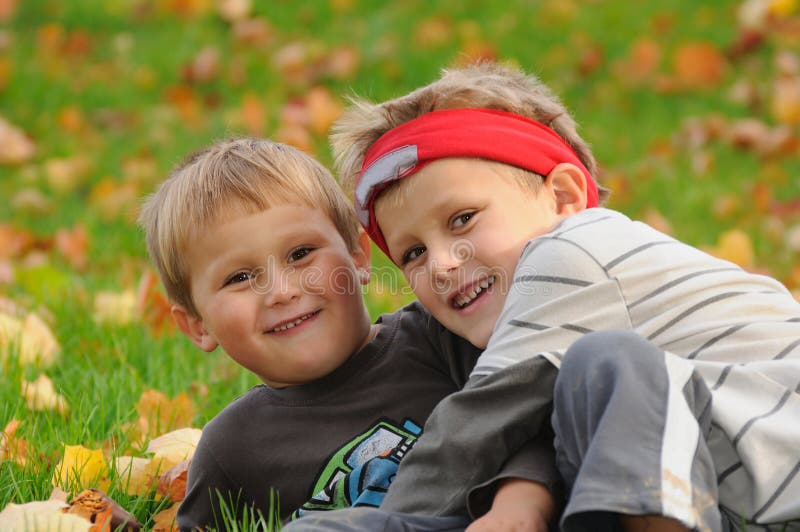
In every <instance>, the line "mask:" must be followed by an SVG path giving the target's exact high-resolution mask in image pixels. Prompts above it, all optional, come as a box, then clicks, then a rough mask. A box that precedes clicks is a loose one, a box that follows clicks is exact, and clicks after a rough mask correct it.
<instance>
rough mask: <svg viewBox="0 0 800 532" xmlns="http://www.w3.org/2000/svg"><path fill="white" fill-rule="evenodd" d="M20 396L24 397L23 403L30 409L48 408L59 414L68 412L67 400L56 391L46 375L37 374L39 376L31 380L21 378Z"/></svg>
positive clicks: (43, 409) (40, 409)
mask: <svg viewBox="0 0 800 532" xmlns="http://www.w3.org/2000/svg"><path fill="white" fill-rule="evenodd" d="M22 397H24V398H25V403H26V404H27V405H28V408H30V409H31V410H36V411H45V410H50V411H53V412H58V413H59V414H61V415H67V414H68V413H69V406H67V400H66V399H64V397H63V396H62V395H60V394H58V393H57V392H56V390H55V388H54V387H53V381H51V380H50V379H49V378H48V377H47V375H44V374H42V375H39V378H38V379H36V380H35V381H33V382H28V381H25V380H23V381H22Z"/></svg>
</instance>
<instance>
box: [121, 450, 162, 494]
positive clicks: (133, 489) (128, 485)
mask: <svg viewBox="0 0 800 532" xmlns="http://www.w3.org/2000/svg"><path fill="white" fill-rule="evenodd" d="M150 460H151V459H150V458H139V457H134V456H119V457H117V458H115V459H114V468H115V469H116V471H117V477H118V479H119V482H120V487H121V489H122V491H124V492H125V493H127V494H128V495H133V496H144V495H147V494H148V493H150V492H151V491H152V490H153V489H154V488H155V487H156V482H155V477H153V476H152V475H150V473H149V472H148V469H147V466H148V464H149V463H150Z"/></svg>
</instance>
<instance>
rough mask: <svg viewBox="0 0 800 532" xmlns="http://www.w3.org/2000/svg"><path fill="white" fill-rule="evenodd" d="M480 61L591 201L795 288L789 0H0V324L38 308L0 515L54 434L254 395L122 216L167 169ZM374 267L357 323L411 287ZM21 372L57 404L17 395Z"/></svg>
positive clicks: (28, 490)
mask: <svg viewBox="0 0 800 532" xmlns="http://www.w3.org/2000/svg"><path fill="white" fill-rule="evenodd" d="M482 58H490V59H496V60H501V61H508V62H511V63H514V64H516V65H519V66H520V67H522V68H523V69H525V70H527V71H528V72H531V73H535V74H537V75H538V76H540V77H541V78H542V80H543V81H544V82H545V83H547V84H549V85H550V86H551V87H552V88H553V89H554V90H555V92H556V93H557V94H559V95H560V97H561V98H562V100H563V101H564V103H565V104H566V106H567V107H568V108H569V109H570V110H571V111H572V113H573V114H574V116H575V117H576V119H577V121H578V123H579V124H580V130H579V131H580V132H581V134H582V135H583V136H584V138H586V139H587V141H588V142H589V143H590V144H591V145H592V146H593V149H594V152H595V155H596V156H597V159H598V161H599V163H600V181H601V182H602V183H603V184H604V185H606V186H607V187H610V188H611V189H612V191H613V196H612V199H611V202H610V204H609V205H610V206H611V207H613V208H616V209H619V210H621V211H623V212H625V213H626V214H628V215H630V216H632V217H634V218H638V219H641V220H644V221H647V222H648V223H650V224H652V225H654V226H656V227H657V228H659V229H661V230H662V231H666V232H668V233H670V234H672V235H674V236H676V237H677V238H679V239H682V240H685V241H687V242H689V243H691V244H693V245H696V246H699V247H702V248H703V249H706V250H708V251H710V252H712V253H714V254H717V255H719V256H722V257H724V258H728V259H730V260H733V261H735V262H737V263H739V264H741V265H742V266H744V267H745V268H747V269H750V270H753V271H760V272H764V273H769V274H770V275H773V276H775V277H777V278H778V279H780V280H781V281H782V282H784V283H785V284H786V285H787V286H789V288H790V289H792V290H794V291H795V293H798V292H797V291H798V290H799V289H800V260H798V258H799V257H800V182H799V181H798V176H800V157H798V154H800V142H799V141H798V124H800V9H799V8H798V2H797V1H796V0H745V1H742V0H713V1H706V2H697V1H696V0H664V1H658V2H640V3H630V2H618V1H613V0H507V1H505V2H500V3H498V2H488V1H479V0H424V1H423V0H403V1H400V2H378V1H374V0H303V1H302V2H299V1H291V0H271V1H258V0H74V1H55V0H0V316H2V315H5V316H6V317H7V320H17V321H19V322H20V323H22V322H23V321H24V319H25V318H26V317H27V316H30V315H31V314H33V315H35V316H37V319H40V324H41V326H42V327H44V328H45V329H46V330H48V331H49V332H50V333H52V340H53V342H55V344H56V348H54V352H55V353H57V356H56V357H55V358H54V361H53V362H52V363H50V364H48V365H41V364H40V365H38V366H37V365H33V366H30V365H26V364H22V363H19V364H9V363H8V362H6V363H5V365H4V366H0V367H2V368H3V369H4V376H3V377H2V379H0V423H1V424H3V425H4V426H5V424H6V423H7V422H8V421H9V420H12V419H17V420H22V421H23V422H22V424H21V426H20V433H19V434H20V435H22V436H20V437H23V436H24V437H27V438H28V439H29V440H30V442H29V443H31V446H32V447H36V448H37V449H39V453H40V456H44V457H45V459H44V460H42V461H41V463H42V464H43V465H41V466H40V467H41V468H44V469H37V470H35V471H33V472H31V470H30V469H25V468H30V467H31V466H30V465H26V466H19V465H18V464H10V463H9V460H6V461H5V462H4V461H3V454H2V452H1V450H2V446H0V493H8V495H0V508H2V506H3V505H4V503H5V502H7V501H8V500H13V499H14V497H16V498H17V499H20V498H21V499H32V498H36V497H40V496H42V495H46V492H47V482H46V479H45V477H46V476H47V474H46V473H42V472H41V471H43V470H45V469H46V468H47V467H48V465H52V461H53V458H52V456H53V455H57V454H58V453H59V452H60V448H61V445H62V444H63V443H65V442H67V443H68V442H69V440H72V442H73V443H77V442H80V443H84V444H85V445H90V444H91V445H95V446H103V445H107V444H108V442H109V441H110V440H111V439H112V438H116V440H115V441H116V442H117V443H116V445H120V443H119V442H120V441H122V442H123V444H122V446H123V447H124V442H125V441H127V440H125V436H123V434H124V432H123V431H122V428H121V425H122V424H123V423H124V422H127V421H130V420H132V419H136V415H137V411H136V405H137V401H139V398H140V396H141V394H142V392H143V391H144V390H159V391H160V392H161V393H163V394H164V395H165V396H166V397H175V396H176V394H181V393H182V394H185V396H186V397H188V398H189V399H190V402H191V405H192V409H191V410H190V413H189V415H188V416H187V417H186V420H185V423H186V424H192V425H194V426H197V427H201V426H202V425H203V424H204V423H205V421H207V420H208V419H209V418H210V417H211V416H213V415H214V414H215V413H216V412H217V411H218V410H219V409H220V408H221V407H222V405H224V404H226V403H227V402H229V401H230V399H232V398H233V397H235V395H236V394H238V393H240V392H241V391H242V390H244V389H246V388H247V387H248V386H250V385H252V384H254V380H253V379H252V378H251V377H249V376H248V375H245V374H244V372H243V371H241V370H239V369H238V368H236V367H235V366H233V365H232V364H230V363H228V362H227V361H225V360H224V357H223V356H221V355H220V354H214V355H207V354H202V353H197V352H196V350H195V349H194V348H193V347H191V346H190V344H189V343H188V342H187V341H185V340H184V339H182V338H181V337H180V336H178V335H177V334H176V333H175V331H174V329H173V328H172V326H171V324H170V321H169V316H168V307H167V304H166V302H165V301H164V298H163V294H162V293H161V291H160V287H159V286H158V283H157V282H156V280H155V277H154V276H153V272H152V269H151V267H150V265H149V263H148V260H147V257H146V251H145V246H144V240H143V237H142V235H141V233H140V231H139V230H138V229H137V227H136V225H135V219H136V215H137V209H138V205H139V203H140V201H141V199H142V197H143V196H144V195H145V194H147V193H149V192H151V191H152V190H153V189H154V187H155V185H156V184H157V183H158V182H159V181H160V180H161V179H163V178H164V177H165V175H166V174H167V173H168V171H169V169H170V168H171V167H172V166H173V165H175V164H177V163H178V162H180V161H181V159H182V158H183V157H184V156H185V155H186V154H187V153H188V152H190V151H192V150H195V149H198V148H201V147H203V146H205V145H207V144H209V143H210V142H213V141H215V140H218V139H221V138H223V137H227V136H233V135H257V136H268V137H272V138H274V139H276V140H279V141H283V142H287V143H290V144H293V145H295V146H298V147H300V148H301V149H303V150H306V151H308V152H309V153H311V154H313V155H314V156H316V157H318V158H319V159H320V160H322V161H323V163H325V164H326V165H327V166H329V167H331V162H332V161H331V156H330V151H329V148H328V144H327V138H326V137H327V133H328V130H329V127H330V125H331V123H332V122H333V121H334V120H335V119H336V118H337V117H338V116H339V115H340V113H341V112H342V110H343V108H344V107H345V106H346V104H347V100H346V99H347V97H348V96H349V95H353V94H355V95H359V96H361V97H366V98H370V99H372V100H376V101H379V100H384V99H388V98H392V97H395V96H399V95H401V94H403V93H406V92H408V91H409V90H411V89H413V88H416V87H418V86H420V85H423V84H426V83H428V82H430V81H432V80H434V79H435V78H436V77H437V76H438V75H439V72H440V70H441V69H442V68H446V67H448V66H451V65H457V64H463V63H465V62H468V61H474V60H477V59H482ZM374 258H375V262H376V264H378V265H381V266H386V267H388V263H387V262H386V261H385V259H383V258H382V257H381V256H380V252H379V251H377V250H375V252H374ZM385 271H387V270H382V272H385ZM380 280H381V281H382V282H383V283H384V285H382V286H379V285H377V284H374V283H373V284H372V285H371V286H370V287H369V289H368V291H367V298H368V301H369V304H370V310H371V312H372V314H373V316H377V315H378V314H379V313H381V312H384V311H390V310H393V309H395V308H396V307H397V306H399V305H401V304H402V303H404V302H406V301H409V300H410V299H411V295H410V294H409V293H408V291H407V290H404V289H403V287H404V285H403V283H402V280H401V279H400V277H399V276H398V277H391V278H390V276H387V275H385V274H382V275H381V276H380ZM7 330H8V328H7ZM2 331H3V329H2V326H0V349H3V346H2V343H3V334H2ZM6 337H8V334H6ZM6 343H8V341H7V340H6ZM39 375H46V376H47V377H48V379H51V380H52V382H53V383H54V393H55V392H57V393H58V394H59V396H60V397H62V398H63V401H64V403H65V404H66V405H68V406H69V409H68V410H69V411H70V412H71V413H70V414H64V413H59V412H58V408H49V409H48V408H40V409H37V408H34V406H31V404H30V402H29V401H26V399H25V394H24V392H23V393H22V394H21V393H20V386H21V385H22V384H23V383H24V382H32V381H33V379H34V378H36V377H37V376H39ZM23 390H24V386H23ZM81 427H84V428H81ZM151 436H152V434H151ZM37 439H38V440H41V441H36V440H37ZM20 468H21V469H20ZM20 471H22V473H20ZM26 475H29V476H32V478H34V479H39V480H38V481H37V480H33V481H31V482H29V483H27V484H26V483H24V482H20V480H19V478H20V477H23V478H24V477H25V476H26ZM8 486H10V487H12V488H13V489H10V490H6V489H4V487H8ZM4 497H5V498H4Z"/></svg>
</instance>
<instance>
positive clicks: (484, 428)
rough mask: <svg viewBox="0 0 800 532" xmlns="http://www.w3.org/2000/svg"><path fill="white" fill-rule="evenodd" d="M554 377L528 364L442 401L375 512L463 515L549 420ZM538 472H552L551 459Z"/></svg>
mask: <svg viewBox="0 0 800 532" xmlns="http://www.w3.org/2000/svg"><path fill="white" fill-rule="evenodd" d="M556 374H557V371H556V368H555V367H554V366H552V365H551V364H550V363H549V362H548V361H547V360H545V359H544V358H541V357H535V358H531V359H529V360H527V361H525V362H523V363H520V364H517V365H515V366H513V367H512V368H506V369H505V370H500V371H498V372H496V373H494V374H493V375H489V376H487V377H483V378H477V379H472V380H470V382H468V383H467V385H466V386H465V387H464V389H463V390H461V391H460V392H457V393H455V394H452V395H450V396H448V397H446V398H445V399H444V400H442V401H441V402H440V403H439V405H438V406H437V407H436V408H435V409H434V411H433V414H432V415H431V417H430V418H429V419H428V422H427V423H426V424H425V429H424V431H423V436H422V437H421V438H420V439H419V441H417V443H416V444H415V446H414V449H413V451H412V452H411V453H410V454H409V456H408V457H406V459H404V460H403V462H402V463H401V464H400V469H399V471H398V475H397V477H396V479H395V481H394V482H393V483H392V485H391V487H390V489H389V493H388V494H387V495H386V498H385V499H384V502H383V504H382V505H381V508H384V509H386V510H391V511H398V512H407V513H417V514H426V515H455V514H461V513H463V512H464V508H465V505H466V501H467V495H468V493H469V491H470V490H471V489H472V488H473V487H475V486H480V485H483V484H484V483H486V482H487V481H491V480H492V479H496V478H497V477H498V472H500V471H503V470H504V466H507V464H506V461H507V459H508V457H511V456H515V455H516V453H517V452H518V451H519V450H520V449H522V448H523V447H524V446H525V445H526V443H528V442H530V441H532V440H535V439H536V438H537V437H538V436H539V434H540V431H541V429H542V427H543V425H545V424H546V423H547V422H548V420H549V413H550V408H551V403H552V391H553V386H554V384H555V378H556ZM509 427H513V428H514V430H508V428H509ZM511 464H513V462H509V465H511ZM533 467H535V466H533ZM508 469H509V468H508V467H505V471H508ZM541 471H543V472H546V471H553V461H552V458H551V459H549V460H546V461H545V463H544V465H543V467H542V469H541ZM513 476H515V475H513V474H511V475H508V476H507V478H509V477H513ZM551 481H552V482H557V478H554V479H551ZM443 494H444V495H443Z"/></svg>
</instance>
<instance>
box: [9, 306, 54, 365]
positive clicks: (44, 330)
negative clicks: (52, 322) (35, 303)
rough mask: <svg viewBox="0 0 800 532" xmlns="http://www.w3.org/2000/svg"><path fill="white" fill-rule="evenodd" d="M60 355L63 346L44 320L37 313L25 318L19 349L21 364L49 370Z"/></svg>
mask: <svg viewBox="0 0 800 532" xmlns="http://www.w3.org/2000/svg"><path fill="white" fill-rule="evenodd" d="M60 354H61V346H60V345H59V343H58V340H56V338H55V336H54V335H53V333H52V331H50V327H48V326H47V324H46V323H45V322H44V321H43V320H42V318H40V317H39V315H38V314H36V313H35V312H31V313H30V314H28V315H27V316H25V321H24V322H23V323H22V333H21V340H20V347H19V360H20V362H21V363H22V364H37V365H38V366H39V367H42V368H48V367H50V366H52V365H53V363H55V361H56V359H57V358H58V356H59V355H60Z"/></svg>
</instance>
